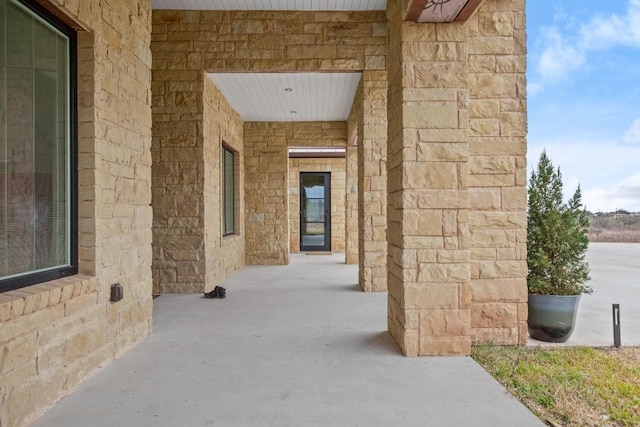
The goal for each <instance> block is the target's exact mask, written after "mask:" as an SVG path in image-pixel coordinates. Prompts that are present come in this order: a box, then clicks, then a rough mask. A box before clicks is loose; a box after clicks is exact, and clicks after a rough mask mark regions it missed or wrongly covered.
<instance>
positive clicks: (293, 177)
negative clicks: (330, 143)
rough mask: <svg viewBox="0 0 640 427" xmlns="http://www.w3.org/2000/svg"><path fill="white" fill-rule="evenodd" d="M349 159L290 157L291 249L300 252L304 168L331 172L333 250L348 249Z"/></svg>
mask: <svg viewBox="0 0 640 427" xmlns="http://www.w3.org/2000/svg"><path fill="white" fill-rule="evenodd" d="M345 163H346V161H345V159H344V158H342V159H340V158H338V159H330V158H322V159H289V212H290V214H289V240H290V241H289V250H290V251H291V252H300V215H299V213H298V212H300V172H331V251H332V252H344V251H345V241H344V239H345V237H344V236H345V200H346V197H345V189H346V177H347V174H346V167H345V166H346V164H345Z"/></svg>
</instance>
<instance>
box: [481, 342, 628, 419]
mask: <svg viewBox="0 0 640 427" xmlns="http://www.w3.org/2000/svg"><path fill="white" fill-rule="evenodd" d="M636 350H637V349H626V350H621V351H617V350H598V349H593V348H589V347H577V348H554V349H542V348H526V347H503V346H493V345H484V346H476V347H474V348H473V350H472V352H471V356H472V357H473V358H474V359H475V360H476V361H477V362H478V363H479V364H480V365H482V366H483V367H484V368H485V369H486V370H487V371H488V372H489V373H490V374H491V375H493V376H494V377H495V378H496V379H497V380H498V381H499V382H500V383H501V384H502V385H504V386H505V387H506V388H507V389H508V390H509V391H510V392H511V393H512V394H513V395H514V396H516V397H517V398H518V399H520V400H521V401H522V402H523V403H524V404H525V405H526V406H527V407H528V408H529V409H531V410H532V411H533V412H534V413H535V414H536V415H537V416H538V417H540V418H541V419H542V420H543V421H546V422H548V423H549V424H551V425H568V426H640V352H638V351H636Z"/></svg>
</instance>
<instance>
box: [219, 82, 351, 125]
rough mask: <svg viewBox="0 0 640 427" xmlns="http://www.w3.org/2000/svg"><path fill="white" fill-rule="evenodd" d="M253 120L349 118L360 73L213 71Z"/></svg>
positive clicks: (231, 100)
mask: <svg viewBox="0 0 640 427" xmlns="http://www.w3.org/2000/svg"><path fill="white" fill-rule="evenodd" d="M209 77H210V78H211V80H213V82H214V83H215V84H216V86H217V87H218V89H220V91H221V92H222V94H223V95H224V97H225V98H226V99H227V101H229V103H230V104H231V106H232V107H233V108H234V109H235V110H236V111H237V112H238V114H240V117H242V120H244V121H249V122H294V121H295V122H300V121H346V120H347V119H348V118H349V112H350V111H351V106H352V104H353V99H354V97H355V93H356V91H357V89H358V84H359V83H360V78H361V74H360V73H210V74H209Z"/></svg>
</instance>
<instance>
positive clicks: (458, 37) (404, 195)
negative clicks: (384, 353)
mask: <svg viewBox="0 0 640 427" xmlns="http://www.w3.org/2000/svg"><path fill="white" fill-rule="evenodd" d="M399 3H401V2H387V12H388V15H389V21H390V28H389V32H390V45H389V56H388V72H389V100H388V117H389V127H388V184H387V185H388V197H389V210H388V242H389V248H388V250H389V260H388V286H389V307H388V309H389V312H388V325H389V331H390V332H391V335H392V336H393V337H394V339H395V340H396V342H397V343H398V345H399V346H400V348H401V349H402V351H403V352H404V353H405V354H406V355H408V356H417V355H455V354H457V355H464V354H469V352H470V348H471V338H470V333H471V326H470V325H471V321H470V318H471V315H470V306H471V292H470V285H469V282H470V254H469V227H468V216H469V196H468V188H467V186H468V183H467V180H468V158H469V143H468V137H467V128H468V119H467V96H468V95H467V77H468V70H467V63H466V48H467V44H466V40H467V37H468V35H467V31H468V29H467V27H466V25H465V24H464V23H462V24H461V23H453V24H415V23H408V22H403V19H402V18H403V13H404V10H402V7H401V5H400V4H399Z"/></svg>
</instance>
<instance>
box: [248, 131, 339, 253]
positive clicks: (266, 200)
mask: <svg viewBox="0 0 640 427" xmlns="http://www.w3.org/2000/svg"><path fill="white" fill-rule="evenodd" d="M244 137H245V138H244V140H245V197H246V200H245V209H246V217H245V223H246V224H245V229H246V262H247V264H255V265H268V264H276V265H277V264H280V265H282V264H288V263H289V249H290V241H291V238H290V221H291V220H290V217H291V216H292V215H291V213H290V212H289V194H288V193H289V176H290V175H289V152H288V147H305V146H315V147H344V146H346V144H347V137H346V123H345V122H273V123H272V122H247V123H245V128H244ZM342 182H343V184H344V182H345V181H344V178H343V181H342ZM343 194H344V193H343ZM343 197H344V196H343ZM343 206H344V205H343ZM296 212H297V211H296Z"/></svg>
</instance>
